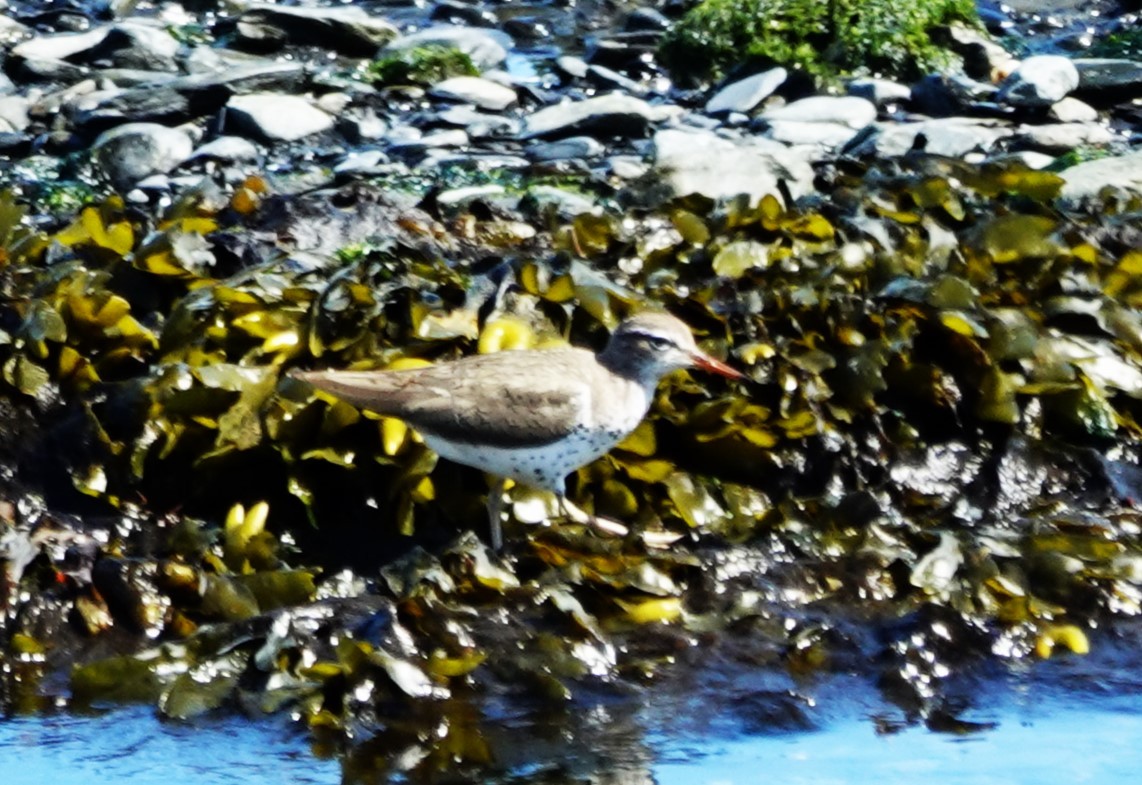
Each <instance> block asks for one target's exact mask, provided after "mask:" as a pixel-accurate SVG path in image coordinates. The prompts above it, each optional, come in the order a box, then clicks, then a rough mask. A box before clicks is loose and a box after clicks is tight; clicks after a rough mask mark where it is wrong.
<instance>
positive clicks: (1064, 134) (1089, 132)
mask: <svg viewBox="0 0 1142 785" xmlns="http://www.w3.org/2000/svg"><path fill="white" fill-rule="evenodd" d="M1014 141H1015V142H1016V143H1017V144H1019V145H1021V146H1024V147H1030V148H1032V149H1035V150H1044V151H1046V152H1050V153H1058V154H1062V153H1066V152H1070V151H1071V150H1074V149H1075V148H1076V147H1084V146H1101V145H1107V144H1110V143H1111V142H1113V141H1114V134H1113V133H1111V131H1110V129H1109V128H1107V127H1105V126H1101V125H1097V124H1095V123H1048V124H1046V125H1024V126H1020V128H1019V131H1018V133H1017V134H1016V137H1015V140H1014Z"/></svg>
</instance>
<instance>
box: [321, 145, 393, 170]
mask: <svg viewBox="0 0 1142 785" xmlns="http://www.w3.org/2000/svg"><path fill="white" fill-rule="evenodd" d="M388 162H389V158H388V156H387V155H385V154H384V153H383V152H381V151H380V150H359V151H354V152H351V153H349V154H348V155H347V156H345V160H344V161H342V162H341V163H339V164H337V166H335V167H333V171H334V172H336V173H337V174H368V173H371V172H375V171H377V168H378V167H381V166H384V165H385V164H387V163H388Z"/></svg>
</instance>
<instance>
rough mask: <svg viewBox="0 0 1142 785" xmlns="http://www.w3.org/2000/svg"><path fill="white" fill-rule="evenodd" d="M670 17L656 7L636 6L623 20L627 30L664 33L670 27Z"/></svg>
mask: <svg viewBox="0 0 1142 785" xmlns="http://www.w3.org/2000/svg"><path fill="white" fill-rule="evenodd" d="M670 24H671V22H670V18H669V17H667V16H666V15H665V14H663V13H662V12H661V11H659V10H658V9H656V8H647V7H641V8H635V9H634V10H633V11H631V12H630V14H629V15H628V16H627V18H626V21H624V22H623V30H624V31H626V32H628V33H629V32H639V31H643V32H645V31H652V32H659V33H664V32H666V30H668V29H669V28H670Z"/></svg>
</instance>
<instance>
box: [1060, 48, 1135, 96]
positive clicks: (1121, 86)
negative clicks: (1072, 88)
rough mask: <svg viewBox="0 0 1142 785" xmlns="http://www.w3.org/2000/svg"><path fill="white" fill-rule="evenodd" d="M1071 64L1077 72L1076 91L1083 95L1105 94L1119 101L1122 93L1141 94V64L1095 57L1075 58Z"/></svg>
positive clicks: (1132, 61)
mask: <svg viewBox="0 0 1142 785" xmlns="http://www.w3.org/2000/svg"><path fill="white" fill-rule="evenodd" d="M1073 62H1074V64H1075V68H1077V69H1078V72H1079V87H1078V91H1079V92H1080V93H1081V94H1083V95H1089V94H1095V95H1101V94H1106V96H1107V97H1108V98H1110V99H1112V100H1114V99H1118V100H1121V99H1122V98H1123V97H1124V95H1123V94H1124V93H1126V94H1128V95H1138V94H1139V93H1140V92H1142V62H1137V61H1134V60H1116V59H1111V58H1095V57H1077V58H1075V59H1074V61H1073Z"/></svg>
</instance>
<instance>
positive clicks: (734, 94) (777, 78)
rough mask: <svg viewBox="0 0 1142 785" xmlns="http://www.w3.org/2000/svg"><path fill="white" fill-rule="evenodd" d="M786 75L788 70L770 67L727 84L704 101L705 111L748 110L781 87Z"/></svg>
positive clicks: (708, 112)
mask: <svg viewBox="0 0 1142 785" xmlns="http://www.w3.org/2000/svg"><path fill="white" fill-rule="evenodd" d="M788 76H789V72H788V71H786V70H785V69H784V68H772V69H770V70H768V71H763V72H762V73H760V74H754V75H753V76H747V77H746V78H745V79H741V80H738V81H736V82H733V83H731V84H728V85H726V86H725V87H723V88H722V89H720V90H718V92H716V93H715V94H714V95H712V96H711V97H710V100H709V101H707V102H706V113H707V114H719V113H721V112H750V111H752V110H753V108H754V107H755V106H757V105H758V104H760V103H761V102H762V101H764V100H765V99H766V98H768V97H769V96H771V95H773V91H774V90H776V89H777V88H778V87H781V85H783V84H784V83H785V80H786V79H787V78H788Z"/></svg>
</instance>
